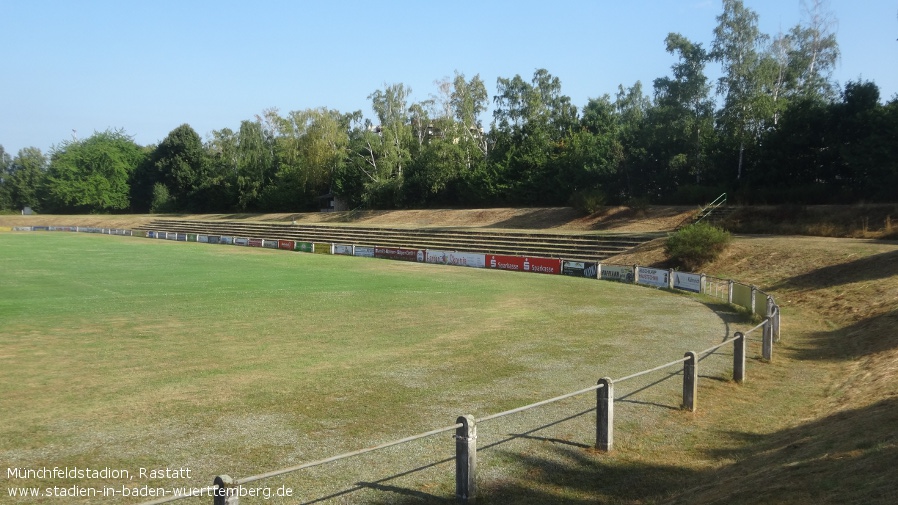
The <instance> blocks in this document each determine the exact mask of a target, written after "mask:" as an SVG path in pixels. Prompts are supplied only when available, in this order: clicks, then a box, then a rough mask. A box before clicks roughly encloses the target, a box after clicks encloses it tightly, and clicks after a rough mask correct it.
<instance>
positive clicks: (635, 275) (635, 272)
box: [633, 265, 639, 284]
mask: <svg viewBox="0 0 898 505" xmlns="http://www.w3.org/2000/svg"><path fill="white" fill-rule="evenodd" d="M633 284H639V265H633Z"/></svg>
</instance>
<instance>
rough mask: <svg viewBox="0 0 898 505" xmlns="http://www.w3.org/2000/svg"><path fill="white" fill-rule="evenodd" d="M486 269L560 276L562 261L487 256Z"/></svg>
mask: <svg viewBox="0 0 898 505" xmlns="http://www.w3.org/2000/svg"><path fill="white" fill-rule="evenodd" d="M486 267H487V268H496V269H498V270H514V271H517V272H533V273H538V274H560V273H561V260H560V259H552V258H531V257H529V256H501V255H498V254H487V255H486Z"/></svg>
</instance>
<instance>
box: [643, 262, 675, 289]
mask: <svg viewBox="0 0 898 505" xmlns="http://www.w3.org/2000/svg"><path fill="white" fill-rule="evenodd" d="M636 282H637V283H638V284H645V285H646V286H655V287H657V288H666V287H670V271H668V270H664V269H662V268H648V267H639V275H637V276H636Z"/></svg>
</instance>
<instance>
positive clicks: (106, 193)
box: [47, 130, 145, 213]
mask: <svg viewBox="0 0 898 505" xmlns="http://www.w3.org/2000/svg"><path fill="white" fill-rule="evenodd" d="M144 156H145V152H144V150H143V149H142V148H141V147H140V146H139V145H137V144H136V143H134V141H133V140H132V139H131V137H129V136H128V135H127V134H125V133H124V131H123V130H107V131H105V132H101V133H94V134H93V135H92V136H91V137H89V138H87V139H85V140H81V141H79V140H74V141H69V142H64V143H62V144H61V145H60V146H57V147H54V148H53V151H52V154H51V156H50V166H49V171H48V174H47V198H48V204H49V207H51V208H52V210H55V211H58V212H76V213H78V212H113V211H122V210H125V209H127V208H128V207H129V200H130V198H129V190H130V188H129V186H128V181H129V177H130V175H131V173H132V172H133V171H134V170H135V168H136V167H137V166H138V165H139V164H140V163H141V162H142V160H143V159H144Z"/></svg>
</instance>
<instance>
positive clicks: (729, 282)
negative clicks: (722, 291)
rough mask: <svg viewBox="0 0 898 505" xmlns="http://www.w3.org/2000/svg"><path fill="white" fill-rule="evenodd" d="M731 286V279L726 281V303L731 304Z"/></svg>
mask: <svg viewBox="0 0 898 505" xmlns="http://www.w3.org/2000/svg"><path fill="white" fill-rule="evenodd" d="M733 284H735V283H734V282H733V280H732V279H730V280H729V281H727V303H733Z"/></svg>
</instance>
